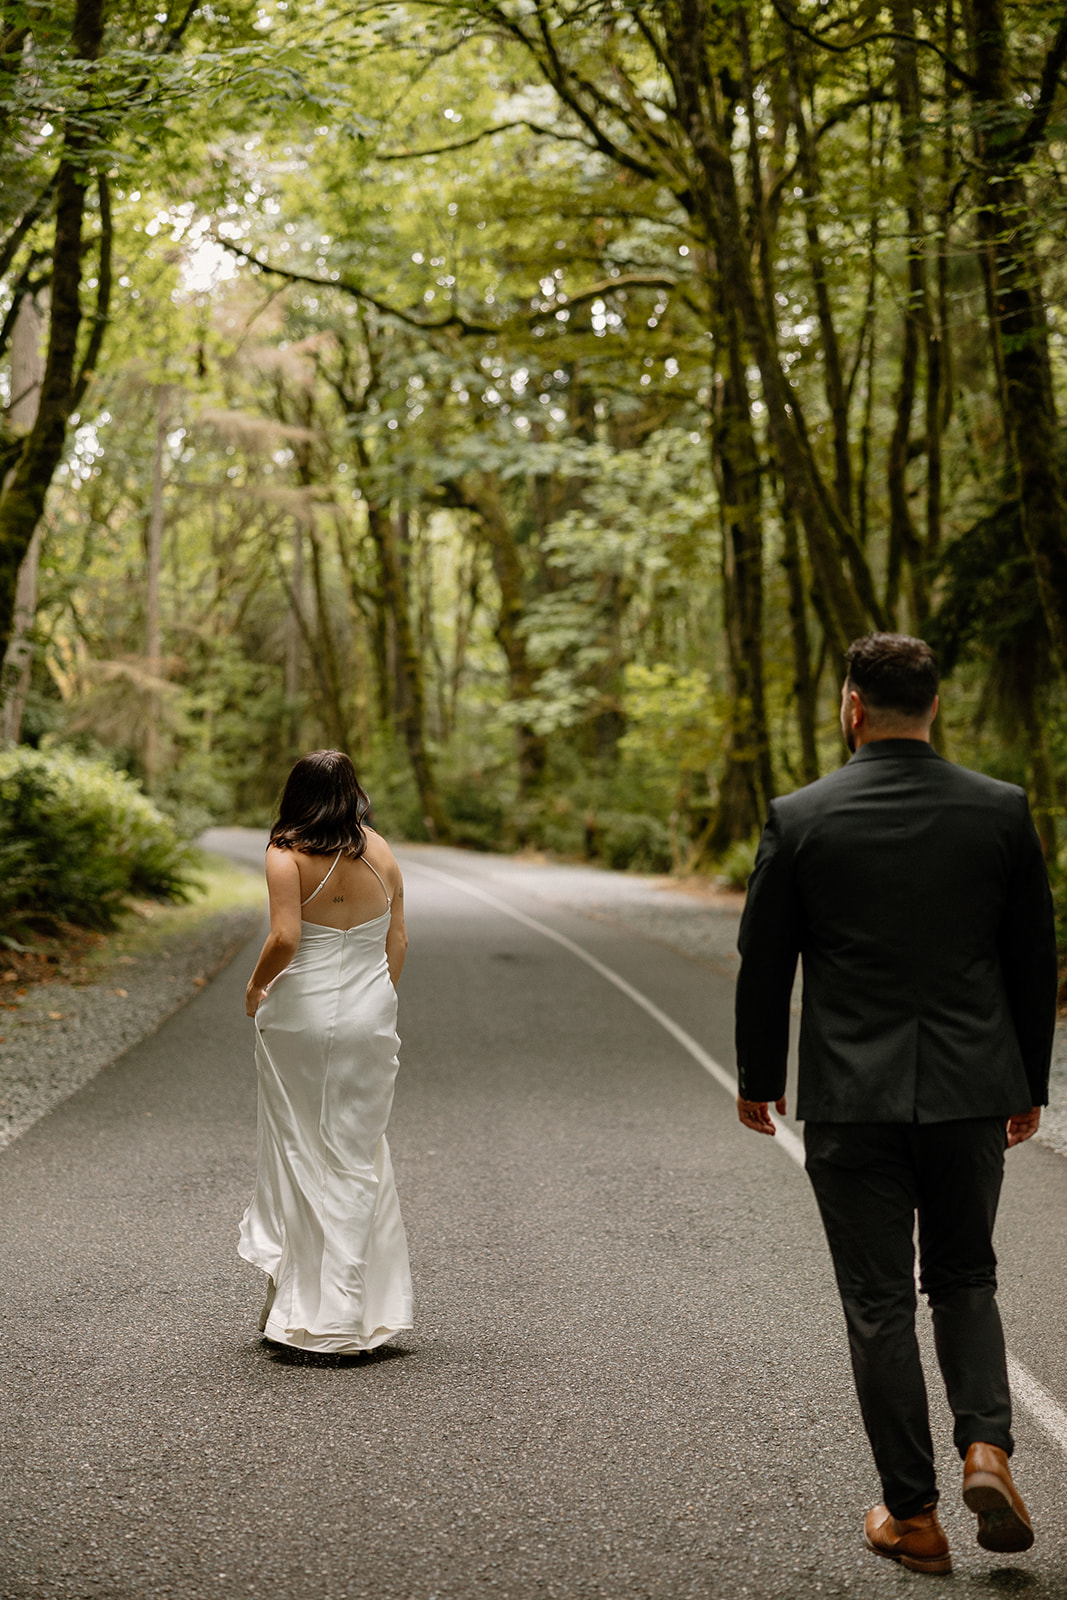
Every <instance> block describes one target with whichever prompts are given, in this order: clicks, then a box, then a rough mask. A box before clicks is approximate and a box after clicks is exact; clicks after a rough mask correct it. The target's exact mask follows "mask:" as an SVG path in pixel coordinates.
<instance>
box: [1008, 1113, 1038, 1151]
mask: <svg viewBox="0 0 1067 1600" xmlns="http://www.w3.org/2000/svg"><path fill="white" fill-rule="evenodd" d="M1040 1121H1041V1107H1040V1106H1034V1107H1033V1108H1032V1109H1031V1110H1030V1111H1024V1112H1022V1113H1021V1115H1019V1116H1017V1117H1009V1118H1008V1149H1009V1150H1010V1149H1011V1147H1012V1145H1014V1144H1022V1142H1023V1140H1024V1139H1032V1138H1033V1137H1034V1134H1035V1133H1036V1132H1037V1128H1038V1123H1039V1122H1040Z"/></svg>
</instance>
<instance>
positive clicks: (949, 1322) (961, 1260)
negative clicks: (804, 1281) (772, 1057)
mask: <svg viewBox="0 0 1067 1600" xmlns="http://www.w3.org/2000/svg"><path fill="white" fill-rule="evenodd" d="M1006 1120H1007V1119H1006V1118H1004V1117H982V1118H975V1119H974V1120H968V1121H959V1122H932V1123H922V1124H920V1123H869V1122H863V1123H856V1122H809V1123H808V1124H807V1125H806V1127H805V1129H804V1145H805V1149H806V1152H807V1160H806V1162H805V1165H806V1167H807V1171H808V1176H809V1177H810V1178H811V1182H812V1186H813V1188H814V1190H815V1198H816V1200H817V1201H818V1205H819V1210H820V1212H821V1213H822V1220H823V1226H824V1227H825V1229H826V1237H827V1240H828V1241H829V1245H830V1254H831V1256H832V1257H833V1263H834V1271H835V1273H836V1275H837V1285H838V1288H839V1290H840V1291H841V1301H842V1304H843V1306H844V1310H845V1320H846V1322H847V1324H848V1338H849V1346H850V1349H851V1353H852V1371H853V1374H854V1376H855V1380H856V1390H857V1393H858V1395H859V1402H860V1410H861V1411H862V1413H863V1422H864V1426H865V1427H866V1429H867V1437H868V1438H869V1440H870V1442H871V1449H872V1450H873V1451H874V1460H875V1465H876V1466H877V1468H878V1474H879V1477H880V1478H881V1480H882V1490H883V1493H884V1497H885V1503H886V1505H887V1506H888V1507H889V1510H890V1511H891V1512H892V1514H893V1515H894V1516H895V1517H910V1516H914V1515H915V1513H916V1512H917V1511H919V1510H921V1509H922V1507H923V1506H926V1505H929V1504H930V1502H931V1501H933V1500H936V1499H937V1488H936V1482H935V1477H934V1451H933V1443H932V1441H931V1438H930V1419H929V1414H928V1411H927V1404H926V1385H925V1383H924V1381H923V1371H922V1365H921V1363H920V1360H919V1346H918V1341H917V1339H916V1336H915V1305H916V1298H915V1247H914V1227H915V1217H916V1214H917V1215H918V1219H919V1260H920V1268H921V1278H920V1287H921V1289H922V1292H923V1293H924V1294H925V1295H926V1296H927V1297H928V1299H929V1302H930V1309H931V1311H932V1313H933V1324H934V1342H935V1346H936V1349H937V1359H938V1363H939V1365H940V1367H941V1374H942V1377H943V1378H944V1380H945V1388H946V1391H947V1393H948V1401H949V1405H950V1406H951V1407H952V1413H953V1416H954V1417H955V1419H956V1426H955V1435H954V1438H955V1444H956V1448H957V1449H958V1451H959V1453H960V1455H961V1456H963V1455H966V1453H967V1449H968V1447H969V1446H970V1445H972V1444H973V1443H974V1442H975V1441H976V1440H982V1441H984V1443H986V1444H995V1445H999V1446H1000V1448H1001V1449H1002V1450H1006V1451H1007V1453H1008V1454H1009V1455H1011V1452H1012V1437H1011V1396H1010V1393H1009V1390H1008V1374H1007V1366H1006V1362H1005V1354H1004V1333H1003V1330H1002V1328H1001V1323H1000V1312H999V1311H998V1309H997V1301H996V1288H997V1276H996V1267H997V1258H996V1256H995V1255H994V1253H993V1224H994V1222H995V1220H996V1214H997V1202H998V1200H999V1198H1000V1186H1001V1180H1002V1178H1003V1175H1004V1149H1005V1139H1006V1134H1005V1123H1006Z"/></svg>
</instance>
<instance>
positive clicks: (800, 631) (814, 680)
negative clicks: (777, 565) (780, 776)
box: [781, 491, 819, 783]
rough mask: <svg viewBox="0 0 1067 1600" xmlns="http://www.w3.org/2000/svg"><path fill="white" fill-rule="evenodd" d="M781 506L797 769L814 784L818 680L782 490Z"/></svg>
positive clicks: (793, 530) (795, 541) (793, 529)
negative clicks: (795, 722)
mask: <svg viewBox="0 0 1067 1600" xmlns="http://www.w3.org/2000/svg"><path fill="white" fill-rule="evenodd" d="M781 505H782V532H783V535H784V538H783V542H782V567H783V569H784V571H785V577H786V584H787V586H788V593H789V631H790V635H791V638H792V643H793V700H794V705H795V708H796V717H797V733H798V734H799V736H800V770H801V774H802V776H803V779H804V782H805V783H814V782H815V780H816V778H817V777H818V776H819V750H818V744H817V741H816V733H817V721H818V718H817V707H818V698H819V680H818V675H817V674H816V673H815V672H813V671H812V665H811V645H810V642H809V635H808V613H807V606H806V604H805V601H804V574H803V571H802V569H801V554H800V536H799V533H798V531H797V519H796V513H795V512H794V510H793V508H792V506H791V505H790V504H789V497H788V495H787V494H786V493H785V492H784V491H783V493H782V495H781Z"/></svg>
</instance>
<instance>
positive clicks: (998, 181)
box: [969, 0, 1067, 664]
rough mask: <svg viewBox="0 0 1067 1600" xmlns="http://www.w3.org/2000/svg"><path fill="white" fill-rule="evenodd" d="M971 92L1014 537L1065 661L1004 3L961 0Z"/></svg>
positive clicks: (1059, 521) (1060, 508) (1065, 626)
mask: <svg viewBox="0 0 1067 1600" xmlns="http://www.w3.org/2000/svg"><path fill="white" fill-rule="evenodd" d="M969 21H970V25H971V27H970V31H971V39H972V43H973V49H974V57H973V59H974V71H973V78H974V88H973V95H974V100H975V103H976V106H977V109H978V111H979V113H980V127H979V135H978V157H979V164H980V171H981V180H982V183H981V205H980V207H979V212H978V218H979V233H980V240H981V244H982V248H983V252H984V255H985V268H986V273H987V280H988V284H989V289H990V295H991V299H992V306H991V319H990V337H991V340H992V343H993V349H994V352H995V356H996V357H999V362H998V364H999V366H1000V369H1001V370H1002V372H1003V376H1004V396H1003V399H1004V408H1005V414H1004V424H1005V434H1006V438H1007V443H1008V450H1009V457H1010V460H1011V463H1012V465H1013V467H1014V470H1015V475H1016V477H1017V480H1018V488H1019V498H1020V503H1021V506H1022V524H1023V535H1024V537H1025V539H1026V545H1027V549H1028V550H1029V553H1030V556H1031V559H1032V560H1033V563H1034V571H1035V573H1036V576H1037V583H1038V591H1039V593H1040V596H1041V606H1042V610H1043V612H1044V614H1045V617H1046V620H1047V622H1048V628H1049V633H1050V635H1051V637H1052V640H1053V642H1054V645H1055V649H1056V652H1057V654H1058V656H1059V658H1060V660H1061V661H1062V662H1064V663H1065V664H1067V495H1065V493H1064V483H1063V476H1062V471H1061V467H1060V461H1059V449H1060V437H1059V419H1058V417H1057V414H1056V400H1055V394H1054V391H1053V386H1052V369H1051V364H1050V361H1049V348H1048V322H1047V318H1046V315H1045V301H1044V294H1043V289H1042V283H1041V274H1040V271H1039V269H1038V265H1037V262H1036V259H1035V256H1034V251H1033V248H1032V245H1031V244H1030V242H1029V239H1028V222H1029V215H1030V210H1029V201H1028V196H1027V193H1026V187H1025V184H1024V181H1023V176H1022V172H1021V169H1020V166H1019V156H1018V148H1017V146H1016V144H1015V141H1016V138H1017V135H1018V131H1019V112H1018V105H1017V101H1016V91H1015V87H1014V84H1013V81H1012V74H1011V70H1010V63H1009V58H1008V39H1007V33H1006V28H1005V16H1004V0H971V6H970V18H969Z"/></svg>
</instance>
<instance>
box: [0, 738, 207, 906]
mask: <svg viewBox="0 0 1067 1600" xmlns="http://www.w3.org/2000/svg"><path fill="white" fill-rule="evenodd" d="M192 862H193V856H192V853H191V851H190V849H189V847H188V846H187V845H186V844H185V843H184V842H183V840H182V839H181V838H180V837H179V836H178V834H177V832H176V830H175V828H174V826H173V824H172V823H170V822H169V821H168V820H167V818H166V817H164V816H163V815H161V813H160V812H159V811H158V810H157V809H156V807H155V806H153V805H152V803H151V801H149V800H148V799H146V797H145V796H144V795H143V794H142V793H141V792H140V789H139V788H138V786H137V785H136V784H135V783H133V782H132V781H131V780H130V779H129V778H127V777H126V776H125V775H124V774H122V773H119V772H115V771H113V770H112V769H111V768H110V767H108V766H106V765H105V764H104V763H103V762H100V761H88V760H85V759H84V758H83V757H79V756H74V755H70V754H68V753H66V752H62V751H55V752H49V753H45V752H42V751H37V750H29V749H26V748H20V749H16V750H8V751H4V752H0V918H2V919H3V921H4V922H5V923H7V924H8V925H14V926H18V925H19V924H23V923H25V924H30V925H33V924H38V923H41V924H46V925H47V924H49V923H58V922H73V923H76V924H77V925H79V926H80V927H87V928H109V927H112V926H113V925H114V923H115V921H116V920H117V918H118V916H119V914H120V913H121V911H122V907H123V903H124V901H125V899H126V897H127V896H129V895H147V896H150V897H153V898H156V899H160V900H184V899H187V898H188V897H189V894H190V891H191V888H192V879H191V870H192Z"/></svg>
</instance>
